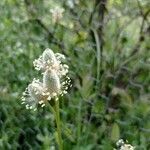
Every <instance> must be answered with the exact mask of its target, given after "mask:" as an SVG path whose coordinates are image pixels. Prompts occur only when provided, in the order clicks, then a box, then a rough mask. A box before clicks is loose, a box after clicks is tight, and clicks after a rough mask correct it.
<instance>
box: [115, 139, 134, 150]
mask: <svg viewBox="0 0 150 150" xmlns="http://www.w3.org/2000/svg"><path fill="white" fill-rule="evenodd" d="M116 145H117V147H118V150H134V149H135V147H134V146H132V145H130V144H128V143H125V142H124V140H123V139H120V140H119V141H118V142H117V143H116Z"/></svg>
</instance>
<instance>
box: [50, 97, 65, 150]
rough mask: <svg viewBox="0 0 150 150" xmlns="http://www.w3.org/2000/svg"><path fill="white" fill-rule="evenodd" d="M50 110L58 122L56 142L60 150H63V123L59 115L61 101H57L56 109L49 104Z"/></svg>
mask: <svg viewBox="0 0 150 150" xmlns="http://www.w3.org/2000/svg"><path fill="white" fill-rule="evenodd" d="M49 107H50V110H51V111H52V112H53V114H54V116H55V120H56V126H57V135H58V136H57V137H58V140H57V139H56V141H57V142H58V145H59V150H63V141H62V137H61V122H60V114H59V101H58V100H57V101H55V105H54V107H53V106H51V104H49Z"/></svg>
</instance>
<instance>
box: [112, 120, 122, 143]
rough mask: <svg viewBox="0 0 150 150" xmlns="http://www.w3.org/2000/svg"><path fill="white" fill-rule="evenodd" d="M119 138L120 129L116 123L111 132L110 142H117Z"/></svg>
mask: <svg viewBox="0 0 150 150" xmlns="http://www.w3.org/2000/svg"><path fill="white" fill-rule="evenodd" d="M119 137H120V129H119V126H118V124H117V123H114V124H113V126H112V130H111V140H112V141H114V142H115V141H117V140H118V139H119Z"/></svg>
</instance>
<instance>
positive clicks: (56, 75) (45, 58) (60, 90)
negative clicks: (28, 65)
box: [22, 49, 71, 110]
mask: <svg viewBox="0 0 150 150" xmlns="http://www.w3.org/2000/svg"><path fill="white" fill-rule="evenodd" d="M64 60H65V56H64V55H62V54H60V53H56V54H55V53H54V52H53V51H52V50H51V49H46V50H45V51H44V52H43V54H42V55H41V56H40V57H39V58H38V59H36V60H35V61H34V62H33V64H34V67H35V69H36V70H41V71H42V75H43V80H42V82H40V81H39V80H36V79H34V80H33V81H32V83H30V84H29V85H28V87H27V88H26V90H25V92H24V93H23V96H22V104H25V105H26V108H27V109H34V110H36V109H37V106H38V105H41V107H44V106H45V104H46V102H47V101H50V100H51V99H55V100H58V99H59V96H63V95H64V94H67V90H68V88H69V86H70V87H71V80H70V78H69V77H68V76H67V73H68V70H69V67H68V65H66V64H64V63H63V62H62V61H64Z"/></svg>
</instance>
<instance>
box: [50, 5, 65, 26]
mask: <svg viewBox="0 0 150 150" xmlns="http://www.w3.org/2000/svg"><path fill="white" fill-rule="evenodd" d="M50 12H51V13H52V22H53V23H58V22H59V21H60V20H61V18H62V17H63V12H64V9H63V8H61V7H59V6H56V7H55V8H53V9H50Z"/></svg>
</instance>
